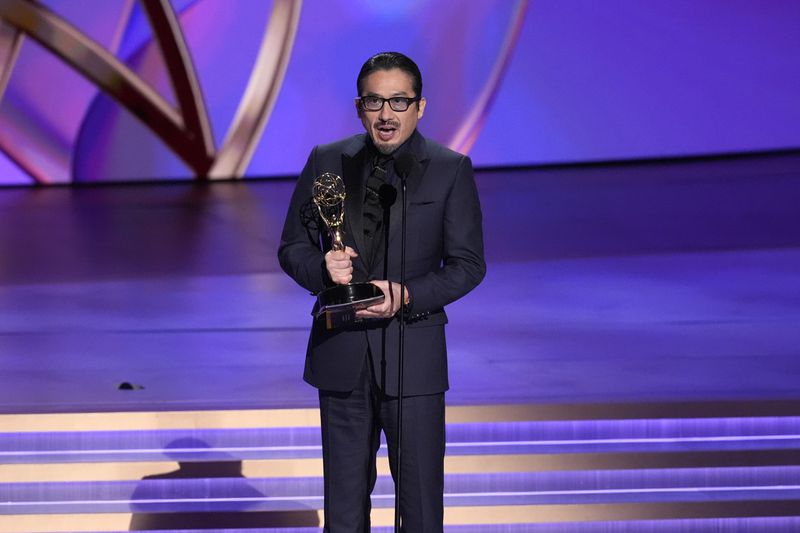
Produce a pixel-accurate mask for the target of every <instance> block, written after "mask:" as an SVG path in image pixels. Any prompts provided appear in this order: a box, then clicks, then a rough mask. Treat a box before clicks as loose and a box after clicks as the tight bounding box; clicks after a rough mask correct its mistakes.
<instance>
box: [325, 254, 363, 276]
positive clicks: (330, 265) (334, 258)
mask: <svg viewBox="0 0 800 533" xmlns="http://www.w3.org/2000/svg"><path fill="white" fill-rule="evenodd" d="M353 257H358V254H357V253H356V251H355V250H353V249H352V248H350V247H349V246H346V247H345V249H344V250H339V251H333V250H330V251H329V252H328V253H326V254H325V268H327V269H328V275H329V276H330V277H331V280H333V282H334V283H336V284H337V285H346V284H347V283H350V281H351V280H352V279H353V261H352V259H353Z"/></svg>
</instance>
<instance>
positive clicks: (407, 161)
mask: <svg viewBox="0 0 800 533" xmlns="http://www.w3.org/2000/svg"><path fill="white" fill-rule="evenodd" d="M417 167H419V161H417V158H416V157H414V155H413V154H410V153H408V152H403V153H402V154H400V155H398V156H397V158H396V159H395V160H394V171H395V172H396V173H397V175H398V176H399V177H400V179H401V180H406V179H407V178H408V177H409V176H410V175H411V174H412V173H413V172H414V171H415V170H416V169H417Z"/></svg>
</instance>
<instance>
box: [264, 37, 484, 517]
mask: <svg viewBox="0 0 800 533" xmlns="http://www.w3.org/2000/svg"><path fill="white" fill-rule="evenodd" d="M357 89H358V98H356V101H355V104H356V110H357V113H358V117H359V118H360V120H361V123H362V124H363V126H364V128H365V130H366V134H361V135H355V136H353V137H349V138H346V139H343V140H340V141H337V142H334V143H331V144H327V145H321V146H317V147H315V148H314V149H313V150H312V152H311V155H310V156H309V158H308V162H307V163H306V165H305V167H304V169H303V171H302V174H301V175H300V178H299V180H298V182H297V185H296V188H295V191H294V194H293V196H292V200H291V204H290V206H289V211H288V214H287V217H286V222H285V224H284V228H283V233H282V236H281V244H280V248H279V251H278V257H279V260H280V264H281V266H282V268H283V269H284V270H285V271H286V273H287V274H289V275H290V276H291V277H292V278H293V279H294V280H295V281H296V282H297V283H299V284H300V285H301V286H302V287H303V288H305V289H307V290H308V291H310V292H311V293H314V294H317V293H319V292H320V291H322V290H323V289H325V288H328V287H332V286H334V285H336V284H346V283H350V282H367V281H368V282H371V283H373V284H375V285H376V286H377V287H379V288H380V289H381V291H383V293H384V295H385V298H384V300H383V302H382V303H380V304H376V305H373V306H371V307H368V308H366V309H363V310H360V311H358V312H357V313H356V317H357V318H356V321H355V322H354V323H352V324H349V325H346V326H344V327H339V328H334V329H328V328H327V327H326V324H325V321H324V320H323V319H321V318H320V319H316V320H314V321H313V324H312V327H311V334H310V338H309V342H308V350H307V353H306V362H305V372H304V379H305V380H306V381H307V382H308V383H310V384H311V385H313V386H314V387H316V388H318V389H319V401H320V415H321V422H322V446H323V465H324V476H325V531H330V532H332V533H354V532H368V531H369V513H370V493H371V492H372V489H373V487H374V485H375V481H376V469H375V455H376V453H377V450H378V448H379V445H380V432H381V431H384V433H385V434H386V440H387V442H388V445H389V460H390V467H391V470H392V475H393V477H396V476H395V474H396V464H395V452H396V450H395V442H396V435H397V416H396V414H397V401H398V390H397V377H398V359H399V348H398V339H399V329H400V328H399V319H400V317H399V311H400V308H401V298H403V299H404V300H405V304H406V314H405V317H406V327H405V362H404V387H403V391H402V396H403V400H402V401H403V420H402V424H403V426H402V432H401V434H402V460H401V463H402V483H401V491H402V493H401V495H400V514H401V517H402V523H403V530H404V531H408V532H413V533H427V532H441V531H442V527H443V526H442V522H443V490H444V447H445V435H444V426H445V420H444V392H445V391H446V390H447V389H448V379H447V354H446V348H445V332H444V330H445V324H446V323H447V316H446V314H445V311H444V306H445V305H447V304H449V303H451V302H453V301H454V300H456V299H458V298H460V297H462V296H464V295H465V294H466V293H467V292H469V291H470V290H472V289H473V288H474V287H475V286H476V285H478V283H480V281H481V280H482V279H483V276H484V274H485V271H486V265H485V262H484V258H483V233H482V228H481V210H480V204H479V201H478V193H477V189H476V187H475V179H474V174H473V170H472V163H471V161H470V159H469V158H468V157H466V156H464V155H461V154H458V153H456V152H453V151H452V150H449V149H447V148H445V147H443V146H441V145H439V144H437V143H435V142H433V141H431V140H428V139H426V138H424V137H423V136H422V135H421V134H420V133H419V132H418V131H417V129H416V128H417V122H418V121H419V119H420V118H422V115H423V113H424V111H425V105H426V101H425V98H424V97H423V96H422V76H421V74H420V71H419V68H418V67H417V65H416V64H415V63H414V62H413V61H412V60H411V59H409V58H408V57H406V56H404V55H403V54H399V53H396V52H385V53H380V54H377V55H375V56H373V57H371V58H370V59H368V60H367V61H366V62H365V63H364V65H363V67H362V68H361V71H360V72H359V75H358V79H357ZM401 154H410V155H411V161H412V162H413V163H414V164H413V165H412V166H411V170H410V171H408V169H397V170H396V169H395V168H394V162H395V160H398V158H399V157H400V156H401ZM403 157H404V158H406V161H408V160H409V159H408V157H409V156H403ZM398 166H403V165H398ZM406 166H407V165H406ZM398 170H399V172H400V174H405V173H407V174H408V175H407V177H406V176H403V177H404V178H406V184H407V191H408V192H407V194H408V212H407V221H406V224H407V237H406V239H407V241H406V290H405V291H404V294H403V295H401V294H400V285H399V280H400V244H401V231H400V230H401V209H402V193H400V192H398V191H401V190H402V189H401V187H400V176H398ZM325 172H332V173H334V174H337V175H339V176H341V177H342V178H343V180H344V183H345V190H346V199H345V204H344V205H345V227H344V244H345V245H346V247H345V249H344V250H340V251H333V250H332V249H331V241H330V236H329V235H328V234H327V232H326V231H325V230H326V228H325V226H324V224H323V222H322V221H321V220H320V218H319V216H318V214H317V213H316V212H315V211H314V205H313V203H312V186H313V182H314V179H315V178H316V177H317V176H319V175H321V174H323V173H325ZM395 197H396V198H395ZM395 199H396V201H395Z"/></svg>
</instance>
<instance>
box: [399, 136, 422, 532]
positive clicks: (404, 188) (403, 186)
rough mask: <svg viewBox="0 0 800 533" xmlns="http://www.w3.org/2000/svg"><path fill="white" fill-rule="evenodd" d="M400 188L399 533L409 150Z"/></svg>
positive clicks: (414, 168) (413, 164)
mask: <svg viewBox="0 0 800 533" xmlns="http://www.w3.org/2000/svg"><path fill="white" fill-rule="evenodd" d="M394 168H395V171H396V173H397V176H398V177H399V178H400V188H401V191H402V194H403V207H402V217H401V218H400V339H399V340H400V346H399V353H398V357H397V367H398V368H397V443H396V455H395V465H396V468H397V474H396V475H395V483H394V531H395V533H400V487H401V486H402V477H403V474H402V473H403V468H402V458H403V452H402V450H403V374H404V373H405V372H404V370H405V367H404V362H403V361H404V359H405V338H406V233H407V231H406V220H407V212H408V187H407V183H406V180H407V178H408V176H409V175H410V174H412V173H413V172H418V171H420V165H419V162H418V161H417V159H416V158H415V157H414V156H413V155H412V154H411V153H409V152H405V153H403V154H400V155H399V156H398V157H397V159H396V160H395V163H394Z"/></svg>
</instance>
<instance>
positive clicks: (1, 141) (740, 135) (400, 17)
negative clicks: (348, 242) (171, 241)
mask: <svg viewBox="0 0 800 533" xmlns="http://www.w3.org/2000/svg"><path fill="white" fill-rule="evenodd" d="M5 3H6V4H7V6H6V7H5V8H4V9H13V5H12V4H14V3H15V2H5ZM22 3H25V2H22ZM171 4H172V6H173V8H174V10H175V12H176V14H177V16H178V18H179V22H180V27H181V29H182V32H183V35H184V37H185V39H186V43H187V45H188V51H189V55H190V57H191V60H192V63H193V64H194V67H195V69H196V74H197V79H198V85H199V87H200V91H201V96H202V100H203V101H204V103H205V108H206V110H207V116H208V120H209V123H210V130H211V135H212V138H213V142H214V146H215V148H217V149H218V148H219V147H221V146H222V145H223V144H224V140H225V137H226V134H227V133H228V131H229V129H230V125H231V123H232V122H233V120H234V116H235V114H236V111H237V108H238V106H239V103H240V101H241V100H242V98H243V95H244V93H245V89H246V87H247V83H248V80H249V79H250V77H251V75H252V73H253V72H254V70H255V65H256V62H257V57H258V54H259V48H260V46H261V43H262V41H263V40H264V39H265V37H267V34H268V33H270V32H275V33H276V34H277V32H278V31H279V28H272V27H270V29H269V31H268V25H269V24H270V21H271V20H273V19H276V18H277V17H276V16H275V12H276V11H275V10H276V9H279V8H286V5H288V4H291V5H292V6H294V8H295V9H299V18H297V19H296V21H295V22H294V25H293V26H292V28H291V29H290V31H289V37H288V38H287V39H285V40H284V44H285V46H282V47H281V48H280V50H276V49H273V51H272V53H273V54H279V55H280V56H281V59H283V60H285V61H286V64H285V74H284V75H283V76H282V77H281V76H275V77H273V80H277V82H278V83H279V85H278V87H279V92H278V93H277V97H276V98H275V100H274V107H272V108H271V112H270V113H268V116H266V117H264V118H265V122H264V124H263V126H262V128H260V129H258V131H255V132H253V134H252V136H253V137H255V138H254V139H253V142H254V150H253V152H252V154H251V155H250V157H249V158H248V159H247V160H246V162H245V163H246V164H245V165H244V170H243V171H241V172H238V173H237V172H229V174H231V175H230V176H227V177H234V176H233V175H234V174H241V175H243V176H245V177H272V176H292V175H296V174H297V173H298V172H299V170H300V169H301V168H302V165H303V163H304V162H305V158H306V157H307V155H308V152H309V150H310V148H311V147H312V146H313V145H315V144H317V143H322V142H330V141H331V140H334V139H337V138H340V137H343V136H346V135H349V134H352V133H355V132H358V131H360V129H361V126H360V124H359V122H358V121H357V118H356V114H355V108H354V105H353V98H354V97H356V96H357V94H356V87H355V77H356V74H357V73H358V70H359V68H360V66H361V64H362V63H363V61H364V60H365V59H366V58H367V57H369V56H371V55H372V54H374V53H376V52H379V51H384V50H397V51H401V52H403V53H405V54H407V55H409V56H410V57H412V58H413V59H415V60H416V61H417V62H418V64H419V65H420V67H421V70H422V72H423V77H424V80H423V81H424V90H423V93H424V96H425V97H426V98H427V99H428V107H427V110H426V115H425V117H424V119H423V122H422V123H421V125H420V129H421V130H422V132H423V133H424V134H426V135H427V136H429V137H431V138H434V139H437V140H439V141H440V142H442V143H445V144H449V145H451V146H453V147H454V148H457V149H461V150H462V151H465V152H469V154H470V155H471V156H472V158H473V161H474V163H475V165H476V166H478V167H498V166H520V165H522V166H527V165H539V164H547V163H573V162H596V161H608V160H623V159H641V158H661V157H671V156H684V155H703V154H720V153H732V152H750V151H763V150H776V149H777V150H780V149H786V148H797V147H800V99H798V98H797V95H798V94H800V61H798V60H797V58H798V57H800V32H798V31H797V28H798V27H800V3H798V2H796V1H793V0H773V1H770V2H754V1H752V0H730V1H725V2H718V1H703V2H697V1H691V0H677V1H675V0H669V1H668V0H650V1H646V2H642V1H634V0H606V1H602V2H599V1H595V0H535V1H530V2H529V1H525V0H515V1H512V0H471V1H470V2H463V1H462V0H407V1H403V2H393V3H386V2H374V1H369V0H304V1H303V2H302V4H301V3H300V2H297V1H294V2H292V1H283V2H281V0H278V1H277V2H273V1H270V0H172V2H171ZM278 4H285V5H284V6H281V5H278ZM40 5H41V6H44V7H45V8H46V9H47V10H50V11H52V12H53V14H55V15H56V16H57V17H59V18H61V19H62V20H64V21H66V22H68V23H69V24H70V25H72V26H74V27H75V28H77V29H78V30H79V31H80V32H82V33H83V34H85V36H86V37H88V38H90V39H92V40H94V41H96V43H98V44H99V45H101V46H102V47H103V48H105V49H107V50H108V51H110V52H111V53H113V54H114V55H115V56H116V57H117V58H118V59H119V60H120V61H121V62H122V63H124V65H126V66H127V67H129V68H130V69H131V71H132V72H133V73H135V74H136V75H137V76H138V77H139V78H141V80H143V81H145V82H146V83H147V84H149V85H150V86H152V87H153V88H155V89H156V91H157V92H158V93H159V94H160V95H161V96H162V97H163V98H164V99H165V100H167V101H168V102H170V103H172V104H173V105H174V104H175V101H176V97H175V94H174V91H173V90H172V86H171V84H170V77H169V75H168V69H167V68H166V66H165V63H164V60H163V58H162V54H161V53H160V52H159V50H158V47H157V44H156V40H155V39H154V35H153V31H152V29H151V27H152V26H151V24H150V23H149V21H148V18H147V17H146V15H145V13H144V10H143V8H142V4H140V3H139V2H135V1H132V0H45V1H43V2H40ZM9 6H10V7H9ZM273 22H274V20H273ZM290 25H291V24H290ZM0 26H1V27H2V28H3V35H5V36H6V37H5V38H0V52H1V51H3V50H4V48H7V45H8V35H9V32H10V29H11V26H10V25H9V24H8V23H7V22H6V23H3V22H2V21H1V20H0ZM292 32H294V33H292ZM3 57H5V58H6V62H5V70H6V77H7V82H8V83H7V87H6V88H5V91H4V92H2V91H1V90H0V96H2V101H0V184H2V185H20V184H31V183H36V182H39V183H65V182H71V181H75V182H98V181H131V180H161V179H169V180H174V179H191V178H193V177H195V176H196V175H197V172H196V171H195V170H193V169H191V168H190V167H189V166H187V164H186V163H184V162H183V161H182V160H181V159H180V158H179V157H178V156H176V155H175V153H174V152H173V150H171V149H170V148H169V147H168V146H167V145H166V144H165V143H164V142H163V140H162V139H161V138H159V136H157V135H156V134H155V133H154V132H153V129H152V128H151V127H148V126H146V125H144V124H143V123H142V122H141V121H140V120H139V119H137V118H136V117H135V116H134V115H133V114H132V113H131V112H130V111H129V110H128V109H126V107H125V106H122V105H120V104H119V103H117V101H116V100H115V99H113V98H112V97H110V96H109V95H108V94H106V93H105V92H104V91H102V90H100V89H99V88H98V87H97V85H96V84H94V83H92V82H90V81H88V80H87V79H86V78H85V77H84V76H83V75H82V74H80V73H78V72H77V71H76V70H75V69H74V68H73V67H72V66H70V65H68V64H67V63H66V62H65V61H64V60H63V59H61V58H59V57H57V56H56V54H54V53H53V52H52V51H51V50H48V49H46V48H45V47H44V46H42V45H41V44H40V43H39V42H37V41H36V40H35V39H32V38H25V39H24V40H23V42H22V43H21V45H20V46H19V50H18V55H17V57H16V58H15V61H13V62H10V61H8V60H7V59H8V55H7V54H3V53H0V58H3ZM0 61H2V59H0ZM0 89H2V84H0ZM54 89H56V90H54ZM218 177H226V176H224V175H223V176H218Z"/></svg>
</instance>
